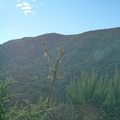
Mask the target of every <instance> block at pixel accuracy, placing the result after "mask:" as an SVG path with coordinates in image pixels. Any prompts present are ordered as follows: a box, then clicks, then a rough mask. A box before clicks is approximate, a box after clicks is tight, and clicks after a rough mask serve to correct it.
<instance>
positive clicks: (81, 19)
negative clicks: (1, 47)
mask: <svg viewBox="0 0 120 120" xmlns="http://www.w3.org/2000/svg"><path fill="white" fill-rule="evenodd" d="M0 16H1V17H0V44H3V43H5V42H7V41H9V40H14V39H20V38H23V37H35V36H38V35H42V34H46V33H59V34H64V35H71V34H79V33H83V32H87V31H91V30H98V29H109V28H114V27H120V0H0Z"/></svg>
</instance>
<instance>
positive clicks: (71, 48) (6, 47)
mask: <svg viewBox="0 0 120 120" xmlns="http://www.w3.org/2000/svg"><path fill="white" fill-rule="evenodd" d="M42 42H46V43H47V48H48V50H49V51H50V53H51V54H52V55H53V58H54V57H55V53H56V51H57V48H59V47H62V48H65V49H66V52H65V55H64V56H63V59H62V65H61V68H60V70H59V74H60V75H65V77H64V79H59V80H58V82H57V83H56V88H57V89H56V93H55V94H56V95H57V97H58V98H59V99H65V92H64V91H65V86H66V84H68V83H69V82H70V80H71V79H77V78H79V76H80V73H81V72H82V71H88V72H90V71H91V70H92V69H93V68H94V69H95V70H96V71H97V72H98V73H105V72H106V71H107V72H108V73H109V74H110V75H112V74H113V72H114V68H115V66H116V65H117V66H118V68H120V61H119V59H120V28H113V29H105V30H96V31H89V32H85V33H82V34H77V35H61V34H56V33H51V34H45V35H41V36H37V37H26V38H22V39H19V40H11V41H9V42H7V43H4V44H2V45H0V78H1V79H2V80H4V79H5V78H6V77H8V76H10V75H11V76H12V77H13V79H15V80H17V81H18V82H17V83H16V84H15V85H14V87H13V88H11V92H16V93H19V96H17V97H18V98H26V99H29V100H31V101H32V102H36V100H37V99H38V96H40V95H44V96H46V95H47V94H48V92H49V87H50V82H51V81H50V80H48V79H47V75H48V74H49V71H48V69H47V68H46V66H45V63H46V62H48V61H47V60H46V59H45V58H44V57H43V56H44V55H43V49H42ZM31 46H34V48H35V51H36V53H37V55H33V53H32V51H31ZM43 61H44V63H43Z"/></svg>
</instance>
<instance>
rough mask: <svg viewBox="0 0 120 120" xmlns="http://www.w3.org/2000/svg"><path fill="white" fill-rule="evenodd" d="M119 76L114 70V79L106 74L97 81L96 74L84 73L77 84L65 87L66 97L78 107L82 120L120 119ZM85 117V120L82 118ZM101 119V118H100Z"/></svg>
mask: <svg viewBox="0 0 120 120" xmlns="http://www.w3.org/2000/svg"><path fill="white" fill-rule="evenodd" d="M119 93H120V74H119V72H118V70H117V69H116V70H115V74H114V78H113V79H110V78H109V76H108V75H107V74H106V75H105V76H104V77H103V76H101V77H100V78H99V79H98V77H97V74H96V73H95V72H93V73H92V74H89V75H88V74H86V73H84V74H83V75H82V76H81V79H80V80H79V81H78V82H75V81H72V82H71V83H70V85H68V86H67V95H68V97H69V99H70V101H71V102H72V104H74V105H80V107H81V113H83V119H85V118H89V119H90V118H91V119H90V120H93V119H95V120H102V119H107V120H113V119H114V120H116V119H120V94H119ZM84 117H85V118H84ZM100 117H101V118H100Z"/></svg>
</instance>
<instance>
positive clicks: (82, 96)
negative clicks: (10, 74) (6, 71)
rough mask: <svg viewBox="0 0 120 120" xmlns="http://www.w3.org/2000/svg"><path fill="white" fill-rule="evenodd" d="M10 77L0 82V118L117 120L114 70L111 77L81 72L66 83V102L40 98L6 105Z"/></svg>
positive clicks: (119, 86)
mask: <svg viewBox="0 0 120 120" xmlns="http://www.w3.org/2000/svg"><path fill="white" fill-rule="evenodd" d="M13 82H14V81H13V80H12V78H9V79H7V80H6V81H5V82H2V81H0V120H56V119H57V120H119V119H120V94H119V93H120V74H119V71H118V70H117V69H116V70H115V74H114V77H113V78H112V79H111V78H109V76H108V75H107V74H106V75H105V76H101V77H98V75H97V73H95V72H92V73H91V74H88V73H83V74H82V76H81V78H80V80H78V81H71V83H70V85H68V86H67V92H66V93H67V96H68V101H66V102H61V103H58V102H55V101H54V100H52V98H51V100H50V103H49V106H48V104H47V102H48V101H47V100H46V99H45V98H42V97H40V100H39V101H38V102H37V104H32V103H30V102H29V101H27V100H24V102H22V103H18V102H17V101H16V103H15V104H14V105H10V103H11V102H12V98H13V97H14V96H13V95H9V94H8V92H7V90H8V87H9V86H10V85H11V84H13Z"/></svg>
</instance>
